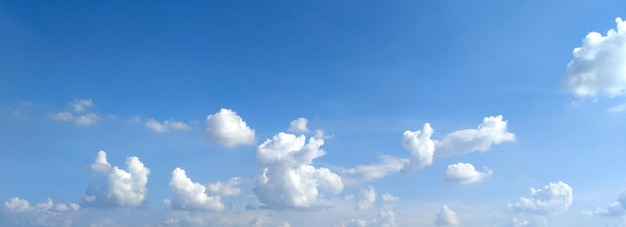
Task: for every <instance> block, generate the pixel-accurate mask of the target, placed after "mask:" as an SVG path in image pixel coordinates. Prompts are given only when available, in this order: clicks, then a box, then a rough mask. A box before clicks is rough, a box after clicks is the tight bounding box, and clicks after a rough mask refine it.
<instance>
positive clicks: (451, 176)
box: [446, 162, 493, 184]
mask: <svg viewBox="0 0 626 227" xmlns="http://www.w3.org/2000/svg"><path fill="white" fill-rule="evenodd" d="M491 174H493V171H491V170H490V169H487V168H485V172H479V171H476V169H475V168H474V166H473V165H472V164H470V163H462V162H459V163H456V164H452V165H449V166H448V170H447V171H446V181H448V182H452V183H458V184H470V183H475V182H479V181H481V180H482V179H483V178H485V177H488V176H491Z"/></svg>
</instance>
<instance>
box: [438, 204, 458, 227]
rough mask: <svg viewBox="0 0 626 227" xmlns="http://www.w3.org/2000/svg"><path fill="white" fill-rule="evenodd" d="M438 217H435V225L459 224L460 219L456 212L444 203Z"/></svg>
mask: <svg viewBox="0 0 626 227" xmlns="http://www.w3.org/2000/svg"><path fill="white" fill-rule="evenodd" d="M436 215H437V219H435V225H437V226H448V225H458V224H459V219H458V218H457V216H456V212H454V211H453V210H452V209H450V208H448V206H446V205H443V206H442V207H441V211H439V213H437V214H436Z"/></svg>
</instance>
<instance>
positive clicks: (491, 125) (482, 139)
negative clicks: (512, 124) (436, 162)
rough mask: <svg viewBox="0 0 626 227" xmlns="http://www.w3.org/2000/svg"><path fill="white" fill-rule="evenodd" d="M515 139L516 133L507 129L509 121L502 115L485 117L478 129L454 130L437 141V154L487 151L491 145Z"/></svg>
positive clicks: (446, 154) (450, 154)
mask: <svg viewBox="0 0 626 227" xmlns="http://www.w3.org/2000/svg"><path fill="white" fill-rule="evenodd" d="M513 141H515V134H513V133H511V132H509V131H508V130H507V122H506V121H505V120H503V119H502V115H498V116H495V117H494V116H490V117H485V118H484V119H483V122H482V123H480V125H478V128H476V129H463V130H458V131H455V132H452V133H450V134H448V135H446V136H445V137H443V139H442V140H441V141H437V142H436V149H437V154H438V155H441V156H443V157H447V156H452V155H461V154H467V153H471V152H474V151H480V152H485V151H487V150H489V149H491V145H493V144H500V143H503V142H513Z"/></svg>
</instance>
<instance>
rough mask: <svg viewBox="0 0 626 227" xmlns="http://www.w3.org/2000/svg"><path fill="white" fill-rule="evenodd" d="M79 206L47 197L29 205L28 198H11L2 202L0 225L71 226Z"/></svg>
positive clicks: (77, 213)
mask: <svg viewBox="0 0 626 227" xmlns="http://www.w3.org/2000/svg"><path fill="white" fill-rule="evenodd" d="M79 208H80V206H79V205H78V204H75V203H69V204H65V203H57V204H54V203H53V202H52V199H50V198H48V200H47V201H46V202H43V203H37V204H35V205H34V206H31V205H30V203H29V202H28V200H25V199H20V198H17V197H15V198H12V199H10V200H9V201H6V202H4V209H3V213H2V215H1V216H0V225H2V226H5V225H6V226H71V225H72V222H73V219H74V218H75V217H76V216H78V215H79V214H80V213H79V212H78V210H79Z"/></svg>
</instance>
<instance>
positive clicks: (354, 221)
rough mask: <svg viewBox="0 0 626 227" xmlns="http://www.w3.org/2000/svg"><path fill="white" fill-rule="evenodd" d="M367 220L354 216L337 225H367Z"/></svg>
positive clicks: (339, 226) (349, 226)
mask: <svg viewBox="0 0 626 227" xmlns="http://www.w3.org/2000/svg"><path fill="white" fill-rule="evenodd" d="M366 226H367V221H366V220H363V219H359V218H353V219H350V220H348V221H345V222H342V223H341V224H339V225H337V226H336V227H366Z"/></svg>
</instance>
